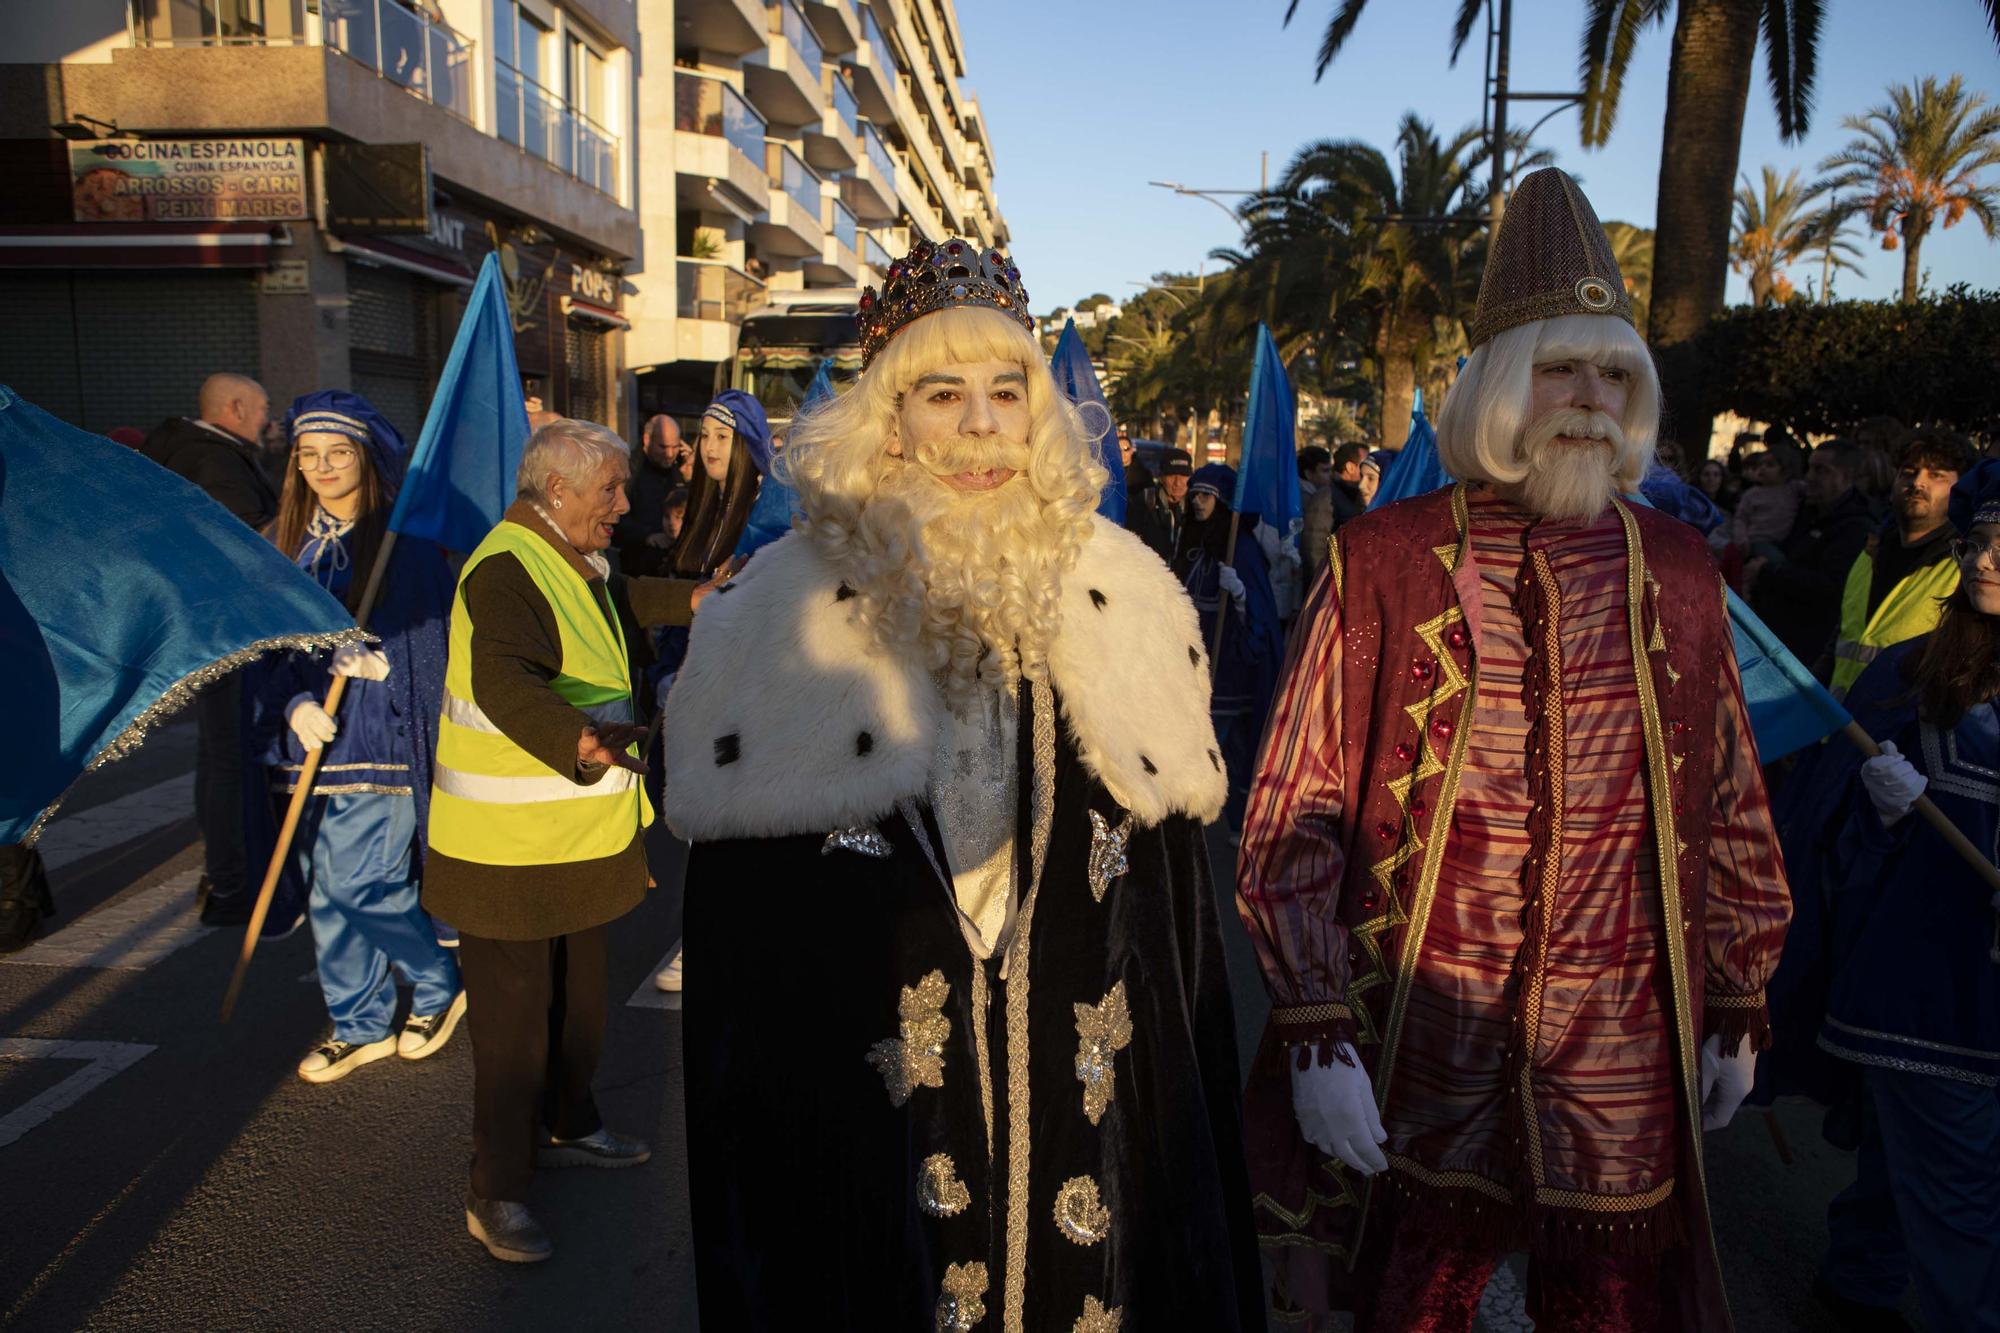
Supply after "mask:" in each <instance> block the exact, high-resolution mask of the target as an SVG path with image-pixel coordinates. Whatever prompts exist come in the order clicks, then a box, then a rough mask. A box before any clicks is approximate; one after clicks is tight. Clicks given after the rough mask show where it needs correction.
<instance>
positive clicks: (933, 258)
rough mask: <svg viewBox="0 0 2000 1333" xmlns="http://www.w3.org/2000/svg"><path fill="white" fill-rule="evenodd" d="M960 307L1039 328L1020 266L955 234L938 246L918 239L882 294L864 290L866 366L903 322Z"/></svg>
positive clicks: (889, 276) (886, 280)
mask: <svg viewBox="0 0 2000 1333" xmlns="http://www.w3.org/2000/svg"><path fill="white" fill-rule="evenodd" d="M957 306H985V307H986V308H987V309H989V310H998V311H999V312H1000V313H1001V314H1003V315H1007V316H1010V317H1012V318H1013V319H1014V320H1015V321H1017V322H1018V323H1019V324H1020V325H1021V327H1022V328H1024V329H1026V330H1027V331H1028V332H1030V333H1033V332H1034V331H1035V317H1034V316H1033V315H1030V314H1029V313H1028V291H1027V288H1025V287H1023V286H1022V285H1021V270H1020V269H1018V268H1015V267H1014V264H1013V261H1011V260H1009V259H1008V258H1007V256H1006V255H1004V254H1002V253H1000V251H998V250H981V249H980V248H979V247H978V246H976V245H974V244H972V242H970V241H961V240H959V239H957V238H956V237H949V236H948V237H946V238H945V239H944V240H942V241H939V242H938V243H937V244H935V245H933V244H931V242H929V241H918V242H917V243H916V244H915V245H913V246H911V247H910V253H908V254H907V255H904V256H903V257H902V258H901V259H899V260H897V261H896V262H895V263H893V264H891V265H889V272H888V274H887V276H886V277H884V279H883V281H882V291H881V293H880V294H879V295H878V294H877V293H876V291H875V289H874V288H873V287H869V288H866V289H865V290H863V292H862V293H861V364H862V366H863V367H864V368H866V366H867V365H868V363H869V362H871V361H873V360H874V359H875V354H876V353H877V352H879V351H881V350H882V349H883V347H885V346H887V345H888V342H889V339H891V338H893V337H895V336H896V334H897V333H898V332H900V331H901V330H902V328H903V326H904V325H906V324H909V323H910V322H912V321H913V320H918V319H922V318H923V317H924V316H925V315H928V314H930V313H931V312H932V311H934V310H947V309H951V308H953V307H957Z"/></svg>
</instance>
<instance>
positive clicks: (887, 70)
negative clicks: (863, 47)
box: [861, 5, 903, 74]
mask: <svg viewBox="0 0 2000 1333" xmlns="http://www.w3.org/2000/svg"><path fill="white" fill-rule="evenodd" d="M861 36H862V39H863V40H864V41H866V42H867V43H868V44H869V45H870V46H873V47H874V48H875V63H876V65H877V66H878V67H879V68H880V69H881V70H882V72H883V73H884V74H898V73H900V72H902V68H903V67H902V66H901V65H898V64H897V63H896V53H895V51H894V49H893V48H891V47H890V45H889V39H888V38H887V37H884V36H883V35H882V29H881V27H880V26H879V25H878V24H877V23H876V22H875V11H874V10H872V9H870V8H868V7H867V6H866V5H863V6H861Z"/></svg>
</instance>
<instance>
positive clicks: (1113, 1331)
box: [1069, 1296, 1125, 1333]
mask: <svg viewBox="0 0 2000 1333" xmlns="http://www.w3.org/2000/svg"><path fill="white" fill-rule="evenodd" d="M1124 1322H1125V1307H1124V1306H1122V1305H1114V1306H1112V1307H1111V1308H1110V1309H1109V1310H1107V1309H1105V1308H1104V1302H1103V1301H1100V1300H1098V1299H1097V1297H1095V1296H1086V1297H1084V1298H1083V1313H1082V1314H1080V1315H1078V1316H1077V1319H1076V1322H1075V1323H1074V1324H1071V1325H1070V1327H1069V1333H1118V1330H1119V1326H1120V1325H1121V1324H1123V1323H1124Z"/></svg>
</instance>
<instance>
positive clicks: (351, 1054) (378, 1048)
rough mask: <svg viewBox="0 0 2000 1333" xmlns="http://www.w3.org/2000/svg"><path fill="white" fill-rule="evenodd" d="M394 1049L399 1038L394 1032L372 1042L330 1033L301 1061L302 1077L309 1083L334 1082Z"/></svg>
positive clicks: (390, 1053)
mask: <svg viewBox="0 0 2000 1333" xmlns="http://www.w3.org/2000/svg"><path fill="white" fill-rule="evenodd" d="M395 1053H396V1038H395V1037H394V1036H393V1035H391V1036H387V1037H384V1038H382V1040H380V1041H370V1042H352V1041H341V1040H339V1039H338V1038H334V1037H329V1038H327V1039H326V1040H325V1041H323V1042H321V1043H320V1044H319V1045H318V1046H315V1047H314V1048H313V1051H312V1054H310V1055H308V1056H307V1057H306V1058H305V1059H303V1060H301V1061H299V1077H300V1078H302V1079H304V1080H305V1081H306V1082H308V1083H331V1082H333V1081H334V1080H335V1079H337V1078H346V1077H347V1076H348V1075H349V1074H351V1073H353V1072H354V1071H355V1070H357V1069H359V1068H361V1066H363V1065H366V1064H373V1063H374V1062H375V1061H377V1060H380V1059H381V1058H383V1057H384V1056H388V1055H394V1054H395Z"/></svg>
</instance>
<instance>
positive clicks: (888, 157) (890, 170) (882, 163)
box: [861, 124, 896, 190]
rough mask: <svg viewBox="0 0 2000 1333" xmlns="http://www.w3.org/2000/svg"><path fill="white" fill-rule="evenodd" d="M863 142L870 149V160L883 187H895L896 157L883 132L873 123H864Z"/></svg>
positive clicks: (862, 130) (862, 128)
mask: <svg viewBox="0 0 2000 1333" xmlns="http://www.w3.org/2000/svg"><path fill="white" fill-rule="evenodd" d="M861 143H862V145H863V146H864V147H865V148H866V149H867V150H868V161H869V163H870V165H872V166H873V167H874V168H875V175H876V177H877V178H878V179H879V180H880V181H881V182H882V188H883V189H885V190H893V189H895V188H896V158H895V155H894V154H892V153H891V152H890V151H889V145H888V144H887V143H884V142H883V140H882V132H881V131H880V130H878V129H876V128H875V127H874V126H873V125H867V124H864V125H862V127H861Z"/></svg>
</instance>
